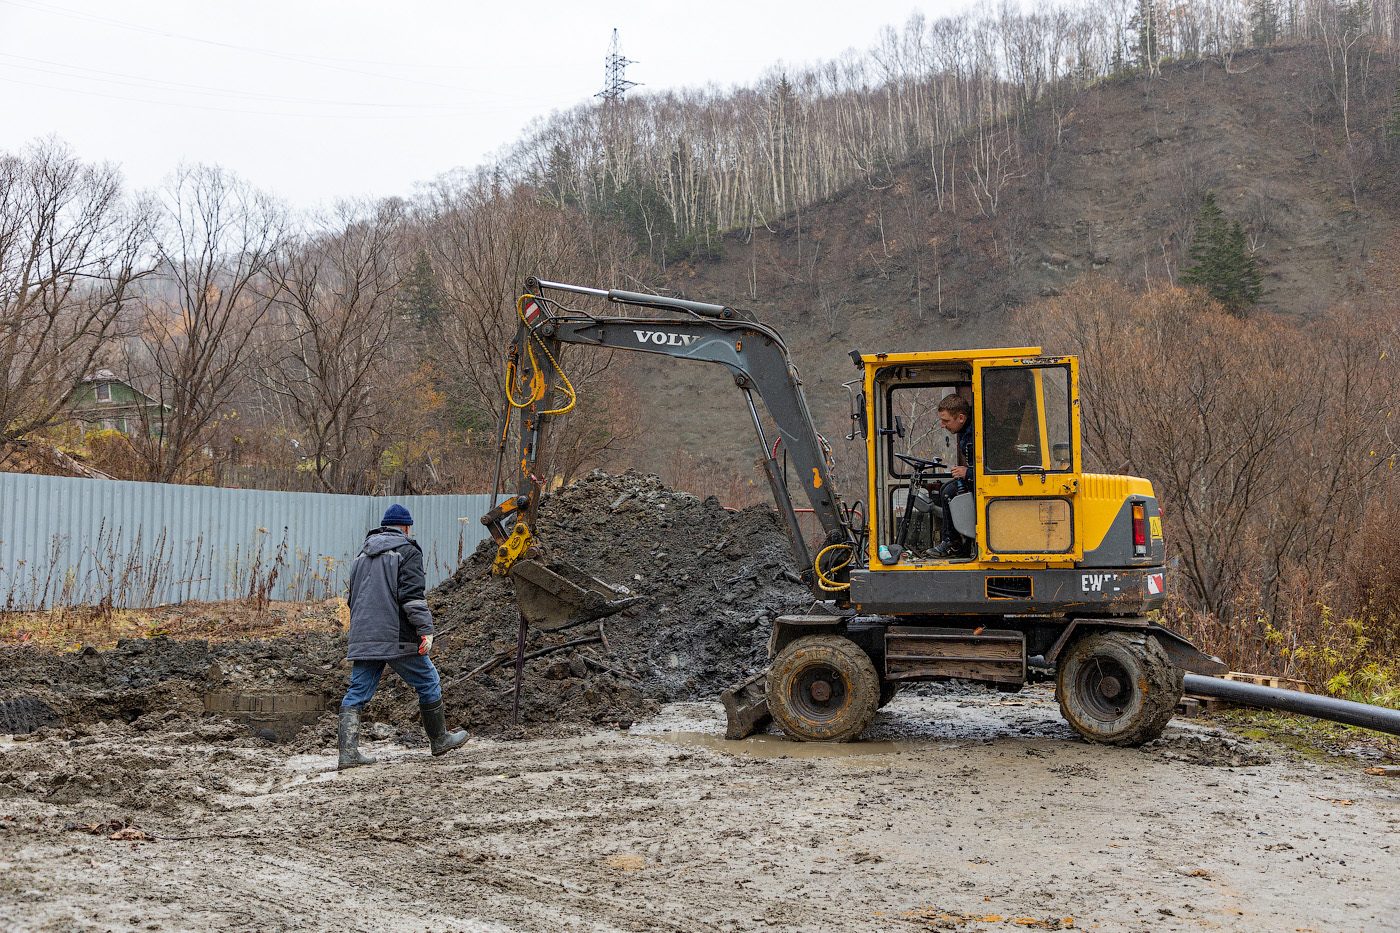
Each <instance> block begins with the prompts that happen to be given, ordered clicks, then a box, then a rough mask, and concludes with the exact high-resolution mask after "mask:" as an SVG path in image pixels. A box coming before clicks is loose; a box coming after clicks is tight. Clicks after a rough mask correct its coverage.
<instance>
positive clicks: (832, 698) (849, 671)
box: [767, 635, 880, 742]
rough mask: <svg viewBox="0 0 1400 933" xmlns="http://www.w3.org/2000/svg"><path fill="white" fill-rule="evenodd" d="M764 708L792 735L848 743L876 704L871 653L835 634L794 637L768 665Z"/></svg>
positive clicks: (876, 683) (876, 685)
mask: <svg viewBox="0 0 1400 933" xmlns="http://www.w3.org/2000/svg"><path fill="white" fill-rule="evenodd" d="M767 692H768V711H769V713H771V714H772V716H773V721H774V722H776V723H777V724H778V725H779V726H781V727H782V730H783V733H784V734H786V735H787V736H788V738H791V739H797V740H799V741H803V742H849V741H851V740H852V739H855V738H857V737H858V736H859V735H860V734H861V733H862V732H864V731H865V727H866V726H868V725H870V720H872V719H874V718H875V710H876V709H877V708H878V707H879V703H880V675H879V673H878V672H877V671H876V670H875V665H874V664H873V663H871V660H870V657H869V656H868V655H867V654H866V653H865V652H864V651H862V650H860V648H859V647H857V646H856V644H855V643H854V642H852V641H851V640H850V639H847V638H843V637H842V636H840V635H804V636H803V637H801V638H797V639H794V640H793V641H792V642H790V643H789V644H788V645H787V646H786V647H785V648H783V650H782V651H780V652H778V656H777V657H776V658H774V659H773V665H772V667H770V668H769V669H768V691H767Z"/></svg>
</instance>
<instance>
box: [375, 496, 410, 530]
mask: <svg viewBox="0 0 1400 933" xmlns="http://www.w3.org/2000/svg"><path fill="white" fill-rule="evenodd" d="M379 524H381V525H412V524H413V516H412V515H409V514H408V509H406V508H404V507H403V506H401V505H399V504H398V503H397V502H395V503H394V504H393V505H391V506H389V511H387V512H385V513H384V520H383V521H382V522H380V523H379Z"/></svg>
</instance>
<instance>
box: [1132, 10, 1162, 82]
mask: <svg viewBox="0 0 1400 933" xmlns="http://www.w3.org/2000/svg"><path fill="white" fill-rule="evenodd" d="M1130 25H1131V26H1132V27H1133V28H1134V29H1136V31H1137V45H1136V47H1135V48H1134V52H1135V53H1136V56H1135V57H1136V59H1137V66H1138V67H1139V68H1141V69H1143V70H1145V71H1147V72H1148V73H1149V74H1152V73H1154V72H1155V71H1156V70H1157V59H1158V57H1159V56H1158V53H1157V6H1156V4H1155V3H1154V2H1153V0H1138V8H1137V12H1136V13H1135V14H1133V18H1132V21H1131V23H1130Z"/></svg>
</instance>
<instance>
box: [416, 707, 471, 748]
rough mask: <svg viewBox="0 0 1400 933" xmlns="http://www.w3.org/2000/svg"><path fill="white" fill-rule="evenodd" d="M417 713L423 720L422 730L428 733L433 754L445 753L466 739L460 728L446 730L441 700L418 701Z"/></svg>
mask: <svg viewBox="0 0 1400 933" xmlns="http://www.w3.org/2000/svg"><path fill="white" fill-rule="evenodd" d="M418 715H419V717H420V718H421V719H422V720H423V731H424V732H426V733H428V743H429V744H430V745H431V746H432V749H433V754H434V755H446V754H447V753H448V752H450V751H452V749H454V748H456V747H457V746H459V745H461V744H462V743H463V742H465V741H466V740H467V734H466V733H465V732H463V731H462V730H461V729H456V730H454V731H452V732H448V731H447V717H446V715H445V714H444V713H443V711H442V700H437V701H436V702H433V703H419V704H418Z"/></svg>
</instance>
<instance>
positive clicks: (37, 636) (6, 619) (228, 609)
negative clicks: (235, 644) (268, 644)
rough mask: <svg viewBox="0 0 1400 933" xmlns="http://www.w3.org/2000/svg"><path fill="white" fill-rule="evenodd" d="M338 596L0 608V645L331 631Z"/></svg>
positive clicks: (339, 621)
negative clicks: (38, 609)
mask: <svg viewBox="0 0 1400 933" xmlns="http://www.w3.org/2000/svg"><path fill="white" fill-rule="evenodd" d="M349 621H350V610H349V608H348V607H347V606H346V604H345V600H343V599H327V600H318V601H314V602H266V603H265V604H264V605H263V607H262V608H259V605H258V600H257V599H256V598H253V599H235V600H223V601H220V602H209V603H180V604H177V605H169V606H158V607H156V608H153V609H102V608H100V607H90V606H77V607H67V608H61V609H52V610H46V611H41V612H0V647H3V646H16V645H36V646H41V647H44V648H49V649H52V650H57V651H68V650H74V649H77V648H81V647H83V646H84V645H91V646H93V647H94V648H98V649H106V648H111V647H113V646H114V645H115V644H116V643H117V640H118V639H121V638H150V637H156V636H161V635H164V636H169V637H171V638H207V639H209V640H211V641H224V640H228V639H233V638H271V637H273V636H276V635H288V634H307V633H313V632H327V633H335V632H341V631H344V630H345V628H346V626H348V625H349Z"/></svg>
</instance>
